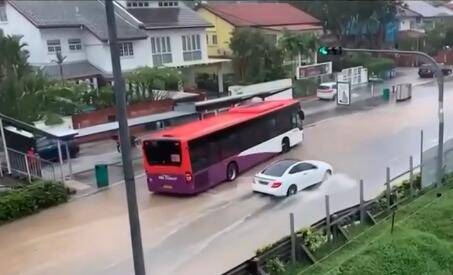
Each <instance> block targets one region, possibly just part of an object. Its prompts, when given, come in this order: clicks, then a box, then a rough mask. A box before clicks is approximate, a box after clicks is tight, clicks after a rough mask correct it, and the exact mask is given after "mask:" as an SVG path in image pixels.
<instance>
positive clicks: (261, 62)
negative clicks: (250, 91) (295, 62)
mask: <svg viewBox="0 0 453 275" xmlns="http://www.w3.org/2000/svg"><path fill="white" fill-rule="evenodd" d="M230 48H231V50H232V51H233V66H234V68H235V72H236V80H237V82H238V83H241V84H252V83H258V82H265V81H271V80H276V79H281V78H284V77H285V71H284V69H283V58H284V56H283V52H282V51H281V50H280V49H278V48H277V46H276V45H275V44H273V43H272V42H271V41H270V39H268V38H267V37H266V35H265V34H264V33H263V32H262V31H260V30H257V29H252V28H236V29H235V30H234V31H233V35H232V38H231V41H230Z"/></svg>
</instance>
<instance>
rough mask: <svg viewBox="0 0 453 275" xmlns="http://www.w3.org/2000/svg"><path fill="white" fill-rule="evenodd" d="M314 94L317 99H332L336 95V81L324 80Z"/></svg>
mask: <svg viewBox="0 0 453 275" xmlns="http://www.w3.org/2000/svg"><path fill="white" fill-rule="evenodd" d="M316 95H317V96H318V98H319V99H329V100H334V99H335V98H336V97H337V83H336V82H324V83H321V85H319V87H318V89H317V90H316Z"/></svg>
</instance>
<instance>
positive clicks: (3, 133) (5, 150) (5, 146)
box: [0, 118, 11, 175]
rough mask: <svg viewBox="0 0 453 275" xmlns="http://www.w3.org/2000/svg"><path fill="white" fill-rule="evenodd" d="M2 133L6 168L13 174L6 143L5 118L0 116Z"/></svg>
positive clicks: (0, 132) (0, 130) (0, 131)
mask: <svg viewBox="0 0 453 275" xmlns="http://www.w3.org/2000/svg"><path fill="white" fill-rule="evenodd" d="M0 134H1V136H2V145H3V151H4V153H5V161H6V168H7V169H8V174H10V175H11V162H10V159H9V152H8V145H7V144H6V138H5V130H4V129H3V120H2V119H1V118H0Z"/></svg>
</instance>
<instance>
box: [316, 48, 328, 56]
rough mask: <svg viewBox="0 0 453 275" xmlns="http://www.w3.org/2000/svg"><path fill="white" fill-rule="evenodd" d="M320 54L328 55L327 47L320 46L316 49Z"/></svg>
mask: <svg viewBox="0 0 453 275" xmlns="http://www.w3.org/2000/svg"><path fill="white" fill-rule="evenodd" d="M318 52H319V54H320V55H328V54H329V48H327V47H320V48H319V50H318Z"/></svg>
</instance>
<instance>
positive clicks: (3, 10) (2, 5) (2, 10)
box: [0, 0, 8, 22]
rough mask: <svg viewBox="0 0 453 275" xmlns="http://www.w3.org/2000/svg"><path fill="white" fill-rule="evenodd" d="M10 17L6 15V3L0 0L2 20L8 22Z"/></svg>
mask: <svg viewBox="0 0 453 275" xmlns="http://www.w3.org/2000/svg"><path fill="white" fill-rule="evenodd" d="M7 21H8V17H7V16H6V3H5V1H3V0H0V22H7Z"/></svg>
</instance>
